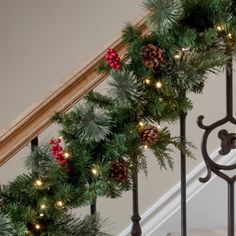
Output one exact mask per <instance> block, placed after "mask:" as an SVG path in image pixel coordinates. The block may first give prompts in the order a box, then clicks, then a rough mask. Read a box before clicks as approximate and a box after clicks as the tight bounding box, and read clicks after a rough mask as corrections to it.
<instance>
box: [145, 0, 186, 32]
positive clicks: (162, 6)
mask: <svg viewBox="0 0 236 236" xmlns="http://www.w3.org/2000/svg"><path fill="white" fill-rule="evenodd" d="M143 4H144V7H145V8H146V9H147V10H148V11H150V15H149V16H148V17H147V22H148V23H149V25H150V26H151V29H153V30H154V31H156V32H158V33H159V34H161V35H162V34H165V33H166V32H167V31H168V30H170V29H171V28H173V27H175V26H176V25H177V22H178V21H179V20H180V19H181V18H182V14H183V8H182V1H181V0H145V1H144V3H143Z"/></svg>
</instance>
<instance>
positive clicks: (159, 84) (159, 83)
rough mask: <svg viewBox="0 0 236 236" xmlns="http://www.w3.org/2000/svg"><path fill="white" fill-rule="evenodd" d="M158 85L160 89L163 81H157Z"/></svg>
mask: <svg viewBox="0 0 236 236" xmlns="http://www.w3.org/2000/svg"><path fill="white" fill-rule="evenodd" d="M156 87H157V88H158V89H160V88H161V87H162V83H161V82H160V81H158V82H157V83H156Z"/></svg>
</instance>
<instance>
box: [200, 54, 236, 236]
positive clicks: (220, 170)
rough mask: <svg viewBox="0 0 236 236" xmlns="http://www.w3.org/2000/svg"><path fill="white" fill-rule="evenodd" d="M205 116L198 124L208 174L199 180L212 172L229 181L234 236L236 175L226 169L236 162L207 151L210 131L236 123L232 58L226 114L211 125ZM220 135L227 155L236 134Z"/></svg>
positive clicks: (231, 235) (222, 152)
mask: <svg viewBox="0 0 236 236" xmlns="http://www.w3.org/2000/svg"><path fill="white" fill-rule="evenodd" d="M203 119H204V116H199V117H198V126H199V127H200V128H201V129H204V130H205V132H204V133H203V138H202V145H201V151H202V156H203V158H204V161H205V163H206V166H207V175H206V177H204V178H200V179H199V180H200V181H201V182H203V183H205V182H207V181H208V180H210V178H211V172H214V173H215V174H216V175H217V176H219V177H220V178H222V179H224V180H225V181H226V182H227V183H228V236H234V183H235V181H236V175H234V176H230V175H228V174H227V173H226V171H230V170H235V169H236V163H233V164H230V165H221V164H218V163H216V162H214V161H213V160H212V159H211V158H210V156H209V154H208V151H207V141H208V137H209V135H210V133H211V132H212V131H213V130H215V129H216V128H218V127H220V126H222V125H224V124H226V123H227V122H230V123H232V124H234V125H235V124H236V119H235V118H234V117H233V59H232V58H230V59H229V60H228V62H227V65H226V116H225V117H224V118H223V119H221V120H218V121H216V122H215V123H213V124H211V125H204V124H203ZM218 137H219V138H220V139H221V150H220V151H219V154H220V155H227V154H228V153H229V152H230V151H231V150H232V149H235V148H236V134H235V133H228V131H227V130H225V129H222V130H220V131H219V132H218Z"/></svg>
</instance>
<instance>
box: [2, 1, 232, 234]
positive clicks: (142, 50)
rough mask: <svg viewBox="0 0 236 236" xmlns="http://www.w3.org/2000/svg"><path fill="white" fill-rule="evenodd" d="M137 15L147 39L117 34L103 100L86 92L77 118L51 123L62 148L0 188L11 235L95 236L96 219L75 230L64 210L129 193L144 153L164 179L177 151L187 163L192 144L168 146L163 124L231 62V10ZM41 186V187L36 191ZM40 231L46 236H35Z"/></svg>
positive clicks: (156, 5)
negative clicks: (120, 50) (118, 48)
mask: <svg viewBox="0 0 236 236" xmlns="http://www.w3.org/2000/svg"><path fill="white" fill-rule="evenodd" d="M143 5H144V7H145V8H146V10H148V11H149V15H148V17H147V25H148V27H149V29H150V32H149V33H148V34H147V35H143V34H142V32H141V31H140V30H139V29H138V28H137V27H135V26H132V25H131V24H129V23H128V24H127V25H126V27H125V28H124V29H123V41H124V43H126V45H127V51H126V58H127V61H126V62H124V61H123V62H122V61H121V60H120V58H119V55H118V54H117V53H116V52H115V51H114V50H113V49H108V51H107V55H104V60H102V61H101V62H100V63H99V65H98V71H99V72H100V73H108V74H109V75H110V76H111V80H110V82H109V85H108V88H107V91H106V95H104V94H100V93H98V92H93V91H92V92H90V93H88V94H87V96H86V97H85V99H84V101H83V104H82V105H81V104H80V105H78V106H77V107H76V108H75V109H74V110H73V111H70V112H68V113H66V114H59V113H56V114H55V115H54V116H53V117H52V120H53V121H54V122H56V123H58V124H59V125H60V126H61V129H60V132H59V133H60V135H61V136H62V139H60V140H59V141H58V142H57V141H56V142H54V140H52V141H51V142H50V144H51V145H52V147H51V149H50V147H49V146H48V145H47V146H42V147H40V148H39V149H35V150H34V152H32V153H31V154H30V156H29V158H28V159H27V161H26V166H27V167H28V170H29V173H28V174H24V175H21V176H18V177H17V178H16V179H15V181H13V182H11V183H9V184H8V185H7V186H2V187H1V190H0V211H1V212H2V213H4V215H7V216H9V217H10V219H11V221H12V224H13V225H14V230H15V232H17V233H15V235H18V236H19V235H25V231H26V230H28V231H32V230H33V232H34V233H36V235H85V234H86V235H91V236H93V235H100V228H101V227H100V223H99V222H100V221H99V220H98V217H95V218H93V219H89V220H87V218H86V219H84V220H82V221H81V220H79V219H74V218H73V217H71V216H70V215H68V210H69V209H71V208H73V207H78V206H82V205H85V204H89V203H90V202H93V201H94V200H95V199H96V198H97V197H99V196H106V197H111V198H115V197H119V196H121V194H122V192H124V191H128V190H130V189H131V186H132V172H133V171H134V168H133V167H134V164H135V166H136V165H137V166H138V171H141V170H142V171H144V172H145V173H147V163H146V157H145V150H146V149H147V148H148V149H150V151H152V152H153V154H154V155H155V157H156V159H157V162H158V164H159V166H160V168H165V169H167V168H174V166H173V160H172V157H171V153H172V152H173V151H174V150H175V149H176V148H177V149H180V150H182V151H183V152H185V153H186V155H187V156H190V157H191V156H192V154H191V150H190V148H193V145H192V144H191V143H190V142H187V141H185V142H182V141H181V139H180V138H179V137H172V135H171V133H170V131H169V130H168V128H167V127H163V128H161V127H159V124H161V125H162V124H163V122H169V123H173V122H175V121H177V120H178V118H179V115H180V113H181V112H188V111H189V110H191V109H192V102H191V100H190V99H189V98H188V97H187V96H186V94H188V93H189V92H194V93H201V92H202V90H203V88H204V84H205V81H206V80H207V75H208V73H209V72H214V73H217V72H218V71H219V70H222V69H224V66H225V64H226V62H227V60H228V59H229V58H231V57H232V56H234V55H235V52H236V44H235V39H236V10H235V9H236V3H235V1H234V0H209V1H206V0H144V3H143ZM150 127H151V128H150ZM144 130H146V133H145V137H143V131H144ZM150 140H151V141H150ZM61 141H62V143H60V142H61ZM144 141H146V142H144ZM59 143H60V144H59ZM53 145H54V146H55V147H53ZM136 162H137V163H136ZM114 163H115V164H114ZM111 167H112V170H111ZM115 168H118V169H115ZM119 171H120V173H119ZM37 180H38V181H42V180H43V183H46V185H44V184H41V182H37V184H36V185H35V183H36V182H35V181H37ZM121 180H122V181H121ZM59 199H60V201H61V203H59V202H58V200H59ZM43 205H44V206H45V207H42V206H43ZM58 207H59V208H60V209H59V208H58ZM42 210H44V213H43V214H45V216H46V218H44V219H45V220H43V221H42V219H41V218H40V214H41V213H42ZM90 220H92V222H91V221H90ZM38 222H40V224H42V225H43V228H42V229H41V230H42V231H40V230H39V231H37V228H36V225H37V224H38ZM87 224H93V225H94V227H93V230H94V231H87V233H85V232H84V231H83V230H87V229H88V230H89V229H91V227H87Z"/></svg>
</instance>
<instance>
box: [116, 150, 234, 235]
mask: <svg viewBox="0 0 236 236" xmlns="http://www.w3.org/2000/svg"><path fill="white" fill-rule="evenodd" d="M211 157H212V159H213V160H214V161H218V160H219V159H220V157H221V156H220V155H219V154H218V150H217V151H215V152H214V153H213V154H212V155H211ZM235 159H236V150H232V151H231V152H230V154H229V155H228V156H227V158H223V159H222V158H221V164H223V165H229V164H230V163H231V162H233V161H235ZM204 174H206V165H205V162H204V161H203V162H202V163H200V164H199V165H198V166H197V167H195V168H194V169H193V170H192V171H191V172H190V173H189V174H188V175H187V180H186V181H187V183H186V184H187V202H188V201H190V200H191V199H192V198H194V197H195V196H196V195H197V194H198V193H199V192H200V191H202V190H203V189H204V188H205V187H206V186H207V185H208V184H210V183H211V181H212V180H213V179H214V178H216V176H215V175H213V176H212V178H211V179H210V180H209V181H208V182H207V183H205V184H202V183H200V182H199V180H198V178H199V177H202V176H205V175H204ZM179 209H180V182H179V183H178V184H176V185H175V186H174V187H173V188H172V189H170V191H168V192H167V193H166V194H165V195H164V196H163V197H161V198H160V199H159V200H158V201H157V202H156V203H155V204H153V205H152V206H151V207H150V208H149V209H148V210H147V211H146V212H145V213H144V214H143V215H142V216H141V217H142V220H141V222H140V223H141V227H142V231H143V235H145V236H150V235H151V234H152V233H153V232H155V231H156V230H157V229H158V228H159V227H160V226H161V225H163V224H164V223H165V222H166V221H168V219H169V218H170V217H171V216H172V215H173V214H175V213H176V212H177V211H179ZM130 231H131V225H130V226H129V227H127V228H126V229H125V230H124V231H122V232H121V233H120V234H119V236H129V235H130Z"/></svg>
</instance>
